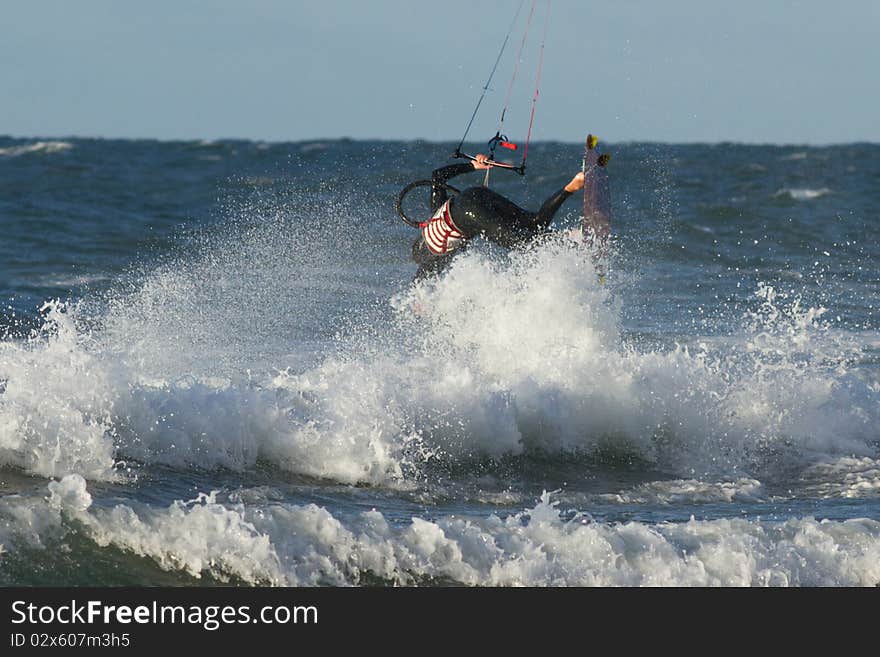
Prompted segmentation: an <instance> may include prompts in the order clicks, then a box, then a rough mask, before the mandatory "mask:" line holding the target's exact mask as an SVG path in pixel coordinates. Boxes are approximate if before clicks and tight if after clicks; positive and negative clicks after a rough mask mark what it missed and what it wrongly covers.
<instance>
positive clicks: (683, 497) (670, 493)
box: [598, 477, 765, 504]
mask: <svg viewBox="0 0 880 657" xmlns="http://www.w3.org/2000/svg"><path fill="white" fill-rule="evenodd" d="M598 499H600V500H602V501H607V502H612V503H616V504H717V503H730V502H759V501H762V500H763V499H765V494H764V485H763V484H762V483H761V482H760V481H758V480H756V479H749V478H747V477H742V478H740V479H736V480H734V481H720V482H705V481H699V480H697V479H675V480H672V481H652V482H648V483H645V484H640V485H639V486H636V487H635V488H632V489H630V490H626V491H621V492H619V493H613V494H604V495H600V496H598Z"/></svg>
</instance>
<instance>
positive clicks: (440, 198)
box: [412, 162, 571, 280]
mask: <svg viewBox="0 0 880 657" xmlns="http://www.w3.org/2000/svg"><path fill="white" fill-rule="evenodd" d="M470 171H474V167H473V165H472V164H471V163H470V162H463V163H460V164H450V165H449V166H445V167H442V168H440V169H436V170H435V171H434V173H433V174H431V180H432V182H433V183H434V184H433V186H432V188H431V212H436V211H437V210H438V208H440V207H441V206H442V205H443V204H444V203H445V202H446V201H447V199H448V200H449V213H450V215H451V218H452V221H453V222H454V223H455V226H456V227H457V228H458V230H459V231H460V232H461V233H462V234H463V236H464V237H463V239H464V242H465V244H466V243H467V240H469V239H470V238H473V237H476V236H477V235H484V236H485V237H486V238H487V239H490V240H492V241H493V242H496V243H498V244H500V245H502V246H505V247H507V248H512V247H515V246H518V245H521V244H523V243H524V242H526V241H528V240H530V239H532V238H534V237H536V236H537V235H540V234H541V233H545V232H548V230H549V226H550V222H551V221H552V220H553V216H554V215H555V214H556V211H557V210H559V208H560V207H561V206H562V204H563V203H564V202H565V199H567V198H568V197H569V196H571V192H567V191H565V188H562V189H560V190H559V191H557V192H555V193H554V194H553V195H552V196H550V198H548V199H547V200H546V201H544V204H543V205H542V206H541V209H540V210H538V211H537V212H529V211H528V210H524V209H523V208H521V207H519V206H518V205H516V204H515V203H513V202H512V201H510V200H509V199H507V198H505V197H504V196H501V194H499V193H498V192H494V191H492V190H491V189H489V188H488V187H469V188H468V189H465V190H464V191H462V193H461V194H458V195H453V196H452V197H451V198H450V197H449V194H448V193H447V190H446V188H445V187H444V186H443V183H445V182H446V181H447V180H449V179H450V178H453V177H454V176H458V175H461V174H462V173H468V172H470ZM461 250H462V247H459V248H458V249H456V250H453V251H451V252H449V253H443V254H435V253H433V252H432V251H431V250H430V249H429V248H428V246H427V244H426V243H425V240H424V238H423V237H422V236H421V235H420V236H419V237H418V239H416V241H415V243H414V244H413V249H412V257H413V260H415V261H416V263H418V265H419V270H418V272H417V273H416V279H417V280H418V279H421V278H424V277H426V276H429V275H431V274H436V273H438V272H440V271H442V270H443V269H444V268H445V267H446V266H447V265H448V264H449V262H450V261H451V260H452V258H453V257H454V256H455V255H456V254H457V253H458V252H459V251H461Z"/></svg>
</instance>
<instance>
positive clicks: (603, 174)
mask: <svg viewBox="0 0 880 657" xmlns="http://www.w3.org/2000/svg"><path fill="white" fill-rule="evenodd" d="M598 143H599V138H598V137H596V136H595V135H587V144H586V148H585V149H584V216H583V234H584V243H585V244H587V245H588V246H592V247H594V248H596V249H598V250H599V251H600V253H601V252H604V247H605V245H606V243H607V241H608V235H609V234H610V233H611V183H610V181H609V180H608V170H607V168H606V166H607V164H608V161H609V160H610V159H611V156H610V155H608V154H607V153H605V154H602V153H599V151H598V150H596V145H597V144H598Z"/></svg>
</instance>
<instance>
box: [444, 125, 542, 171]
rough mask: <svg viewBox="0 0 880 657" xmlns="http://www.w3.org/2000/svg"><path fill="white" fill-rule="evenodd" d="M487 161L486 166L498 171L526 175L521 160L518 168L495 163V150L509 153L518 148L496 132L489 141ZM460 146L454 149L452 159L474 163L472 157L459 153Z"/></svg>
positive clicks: (504, 163)
mask: <svg viewBox="0 0 880 657" xmlns="http://www.w3.org/2000/svg"><path fill="white" fill-rule="evenodd" d="M488 146H489V159H488V160H486V164H488V165H489V166H490V167H498V168H499V169H510V170H511V171H516V172H517V173H518V174H519V175H521V176H524V175H526V161H525V159H523V161H522V164H520V165H519V166H516V165H513V164H507V163H506V162H497V161H496V160H495V149H496V148H498V147H499V146H501V148H506V149H508V150H511V151H515V150H517V149H518V148H519V147H518V146H517V145H516V144H514V143H513V142H512V141H509V140H508V139H507V136H506V135H502V134H501V133H500V132H496V133H495V136H494V137H492V139H490V140H489V143H488ZM460 149H461V144H459V145H458V148H456V149H455V152H454V153H453V154H452V157H455V158H460V159H465V160H470V161H471V162H476V161H477V158H476V157H475V156H473V155H468V154H467V153H462V152H461V150H460Z"/></svg>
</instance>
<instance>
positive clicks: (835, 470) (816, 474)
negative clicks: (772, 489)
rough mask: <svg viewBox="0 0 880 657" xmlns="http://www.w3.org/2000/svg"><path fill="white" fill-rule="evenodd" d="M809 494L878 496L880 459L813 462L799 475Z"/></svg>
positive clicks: (848, 458) (850, 458)
mask: <svg viewBox="0 0 880 657" xmlns="http://www.w3.org/2000/svg"><path fill="white" fill-rule="evenodd" d="M801 479H802V481H803V483H804V484H806V492H807V493H808V494H813V495H819V496H821V497H846V498H865V497H878V496H880V460H877V459H872V458H868V457H862V458H853V457H842V458H839V459H835V460H833V461H829V462H825V463H816V464H814V465H812V466H810V467H809V468H807V469H806V470H805V471H804V472H803V474H802V475H801Z"/></svg>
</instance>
